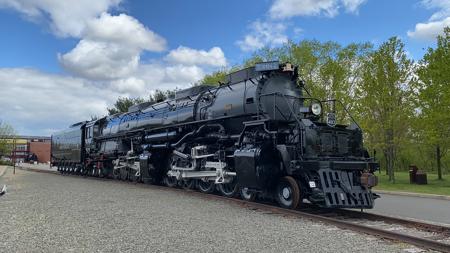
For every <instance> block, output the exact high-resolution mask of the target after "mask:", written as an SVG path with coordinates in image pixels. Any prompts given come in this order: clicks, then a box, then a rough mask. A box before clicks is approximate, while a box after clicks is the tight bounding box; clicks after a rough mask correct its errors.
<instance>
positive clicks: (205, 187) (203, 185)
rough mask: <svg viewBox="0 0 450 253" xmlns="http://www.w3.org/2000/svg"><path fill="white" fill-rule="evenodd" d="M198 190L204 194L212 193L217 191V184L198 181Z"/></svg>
mask: <svg viewBox="0 0 450 253" xmlns="http://www.w3.org/2000/svg"><path fill="white" fill-rule="evenodd" d="M197 188H198V190H199V191H201V192H203V193H212V192H214V190H215V189H216V184H215V183H214V181H203V180H198V182H197Z"/></svg>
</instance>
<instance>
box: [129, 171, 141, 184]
mask: <svg viewBox="0 0 450 253" xmlns="http://www.w3.org/2000/svg"><path fill="white" fill-rule="evenodd" d="M128 180H130V181H131V182H134V183H136V182H138V181H139V177H138V176H136V171H134V170H130V172H129V174H128Z"/></svg>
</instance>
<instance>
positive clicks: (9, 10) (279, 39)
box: [0, 0, 450, 135]
mask: <svg viewBox="0 0 450 253" xmlns="http://www.w3.org/2000/svg"><path fill="white" fill-rule="evenodd" d="M445 25H450V0H443V1H438V0H397V1H392V0H391V1H389V0H248V1H238V0H228V1H225V0H223V1H207V0H198V1H181V0H164V1H158V0H154V1H132V0H96V1H91V0H79V1H73V2H67V1H58V0H54V1H51V0H35V1H30V0H0V32H1V34H2V39H1V40H0V55H1V57H0V81H1V83H0V86H1V89H0V97H2V99H1V101H0V106H1V107H2V111H1V112H0V120H2V121H5V122H8V123H10V124H12V125H13V126H14V127H15V128H16V129H17V131H18V132H19V133H21V134H44V135H48V134H50V133H51V132H52V131H55V130H57V129H61V128H64V127H65V126H67V125H69V124H70V123H72V122H75V121H81V120H84V119H85V118H87V117H89V116H91V115H103V114H105V112H106V107H107V106H110V105H111V104H112V103H113V102H114V100H115V99H116V98H117V97H118V96H131V97H136V96H144V95H147V94H149V93H151V92H152V91H153V90H155V89H173V88H184V87H188V86H189V85H191V84H193V83H195V82H196V81H197V80H198V79H200V78H201V77H202V76H203V75H204V74H207V73H210V72H212V71H214V70H217V69H221V68H227V67H230V66H232V65H236V64H240V63H242V61H243V60H244V59H245V58H247V57H248V56H250V55H251V54H252V52H254V51H255V50H257V49H258V48H260V47H262V46H269V47H274V46H279V45H281V44H282V43H283V42H285V41H286V40H288V39H289V40H293V41H294V42H298V41H300V40H303V39H318V40H320V41H328V40H332V41H337V42H338V43H341V44H343V45H345V44H348V43H351V42H367V41H368V42H372V43H374V44H375V45H378V44H380V43H382V42H383V41H385V40H386V39H388V38H389V37H391V36H398V37H400V38H401V39H402V40H403V41H404V42H405V44H406V49H407V51H408V52H409V54H410V57H411V58H413V59H415V60H418V59H420V58H421V57H422V55H423V54H424V52H425V49H426V48H427V47H429V46H434V38H435V36H436V35H437V34H439V32H440V31H441V30H442V28H443V27H444V26H445Z"/></svg>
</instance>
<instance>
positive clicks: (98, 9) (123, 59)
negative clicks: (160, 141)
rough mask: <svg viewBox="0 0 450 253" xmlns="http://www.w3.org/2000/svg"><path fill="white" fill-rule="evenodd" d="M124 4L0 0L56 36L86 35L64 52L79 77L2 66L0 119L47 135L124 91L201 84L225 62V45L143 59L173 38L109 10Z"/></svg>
mask: <svg viewBox="0 0 450 253" xmlns="http://www.w3.org/2000/svg"><path fill="white" fill-rule="evenodd" d="M119 3H120V0H96V1H86V0H79V1H74V2H73V3H72V2H67V1H57V0H54V1H52V0H35V1H32V0H0V8H12V9H14V10H16V11H18V12H20V13H22V14H23V15H24V16H25V17H26V18H27V19H32V21H38V22H41V21H45V22H48V24H49V25H50V27H51V28H52V31H53V32H54V33H55V34H56V35H58V36H65V37H74V38H79V39H80V41H79V42H78V44H77V45H76V46H75V48H73V49H72V50H70V51H69V52H66V53H63V54H58V60H59V62H60V63H61V66H63V67H64V68H65V69H66V70H67V71H69V72H70V73H72V74H74V75H75V77H70V76H67V75H55V74H47V73H43V72H41V71H38V70H35V69H26V68H0V80H1V81H2V82H1V88H0V97H1V98H2V99H1V100H0V108H2V110H1V111H0V119H1V120H5V121H7V122H9V123H11V124H13V125H14V126H16V128H17V130H18V132H19V133H21V134H42V135H49V134H51V133H52V132H53V131H54V130H55V129H62V128H65V127H67V126H68V125H70V124H72V123H74V122H78V121H82V120H88V119H90V116H91V115H93V116H101V115H104V114H105V113H106V108H107V107H108V106H111V105H112V104H113V103H114V101H115V100H116V99H117V98H118V97H119V96H122V97H124V96H127V97H137V96H140V97H147V96H148V95H149V94H150V93H152V92H153V91H154V90H156V89H160V90H168V89H169V90H172V89H175V88H178V89H183V88H186V87H189V86H190V85H192V84H194V83H196V82H198V81H199V80H200V79H201V78H202V77H203V76H204V74H205V72H206V71H211V70H214V68H217V67H222V66H225V65H226V64H227V60H226V58H225V55H224V53H223V51H222V49H220V48H219V47H213V48H211V49H210V50H199V49H191V48H187V47H181V46H180V47H179V48H177V49H175V50H172V51H171V52H169V54H167V55H166V57H162V58H160V59H153V60H151V62H150V63H145V64H143V63H141V62H140V56H141V54H142V52H143V51H153V52H161V51H164V50H166V47H167V45H166V44H167V42H166V40H165V39H164V38H163V37H161V36H159V35H158V34H156V33H154V32H153V31H151V30H150V29H149V28H147V27H145V26H144V25H143V24H141V23H140V22H139V21H138V20H136V19H135V18H133V17H131V16H128V15H126V14H119V15H116V16H113V15H111V14H108V13H107V12H106V11H108V10H109V9H110V8H113V7H117V5H118V4H119ZM18 98H19V99H18Z"/></svg>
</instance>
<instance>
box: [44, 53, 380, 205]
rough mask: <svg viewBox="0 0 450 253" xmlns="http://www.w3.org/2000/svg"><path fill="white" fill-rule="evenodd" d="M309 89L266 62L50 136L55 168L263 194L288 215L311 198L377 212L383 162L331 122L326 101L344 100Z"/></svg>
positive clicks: (354, 129)
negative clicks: (217, 81)
mask: <svg viewBox="0 0 450 253" xmlns="http://www.w3.org/2000/svg"><path fill="white" fill-rule="evenodd" d="M303 86H304V83H303V82H302V81H299V77H298V72H297V67H294V66H293V65H291V64H289V63H285V64H280V63H279V62H263V63H259V64H256V65H255V66H254V67H250V68H246V69H243V70H240V71H237V72H235V73H232V74H229V75H228V76H227V80H226V82H225V83H221V84H220V86H208V85H205V86H194V87H192V88H189V89H186V90H182V91H178V92H177V93H176V94H175V97H174V98H171V99H167V100H165V101H161V102H159V103H156V104H150V103H142V104H139V105H136V106H132V107H131V108H129V110H128V112H126V113H122V114H116V115H112V116H106V117H103V118H100V119H97V120H93V121H85V122H80V123H77V124H74V125H72V126H71V127H70V128H69V129H67V130H65V131H62V132H59V133H56V134H54V135H53V136H52V163H53V165H55V166H57V168H58V170H59V171H61V172H62V173H73V174H82V175H88V176H100V177H103V176H105V177H113V178H118V179H122V180H131V181H143V182H145V183H163V184H165V185H167V186H170V187H184V188H191V189H193V188H196V189H198V190H199V191H201V192H205V193H211V192H213V191H215V190H218V191H219V192H220V193H222V194H223V195H225V196H229V197H232V196H236V195H237V194H240V196H241V197H242V198H244V199H246V200H250V201H251V200H254V199H255V198H256V197H257V196H258V197H260V198H270V199H275V200H276V201H277V202H278V203H279V204H280V205H281V206H283V207H286V208H296V207H297V206H299V205H300V204H301V203H303V202H304V200H307V201H309V202H311V203H313V204H315V205H318V206H320V207H327V208H372V207H373V205H374V199H375V198H377V197H378V196H377V195H376V194H374V193H372V192H371V188H372V187H373V186H375V185H376V183H377V178H376V176H374V174H373V173H374V171H375V170H377V169H378V164H377V163H376V162H375V161H374V159H373V158H370V157H369V156H368V153H367V151H366V150H365V149H364V148H363V143H362V131H361V129H360V128H359V126H358V125H357V124H356V123H355V122H354V123H352V124H350V125H340V124H336V114H335V113H334V112H333V111H331V112H329V113H328V114H326V122H323V120H322V119H324V118H325V113H324V112H323V108H324V107H323V105H324V103H329V102H331V103H332V105H335V103H336V101H335V100H330V101H319V100H317V99H313V98H310V97H305V96H303V90H302V88H304V87H303ZM332 108H335V106H332ZM350 117H351V116H350Z"/></svg>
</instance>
